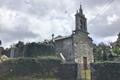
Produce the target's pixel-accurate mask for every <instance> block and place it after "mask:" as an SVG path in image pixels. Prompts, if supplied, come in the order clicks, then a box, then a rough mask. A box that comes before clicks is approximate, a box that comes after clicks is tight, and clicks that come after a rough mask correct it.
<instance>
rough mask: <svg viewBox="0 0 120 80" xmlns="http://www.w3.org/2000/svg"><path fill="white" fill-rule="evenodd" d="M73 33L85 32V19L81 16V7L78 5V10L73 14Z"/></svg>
mask: <svg viewBox="0 0 120 80" xmlns="http://www.w3.org/2000/svg"><path fill="white" fill-rule="evenodd" d="M75 26H76V28H75V32H79V31H80V32H87V19H86V17H85V15H84V14H83V10H82V6H81V5H80V8H79V10H77V12H76V14H75Z"/></svg>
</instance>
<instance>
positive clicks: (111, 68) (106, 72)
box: [91, 62, 120, 80]
mask: <svg viewBox="0 0 120 80" xmlns="http://www.w3.org/2000/svg"><path fill="white" fill-rule="evenodd" d="M91 73H92V80H120V63H110V62H107V63H92V64H91Z"/></svg>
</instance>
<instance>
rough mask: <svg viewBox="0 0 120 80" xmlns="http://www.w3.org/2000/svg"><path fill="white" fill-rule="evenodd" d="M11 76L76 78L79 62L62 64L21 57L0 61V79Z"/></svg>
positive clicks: (64, 79) (73, 79)
mask: <svg viewBox="0 0 120 80" xmlns="http://www.w3.org/2000/svg"><path fill="white" fill-rule="evenodd" d="M9 76H15V77H16V76H18V77H19V76H33V77H36V76H37V77H40V78H44V77H45V78H51V77H53V78H57V79H59V80H76V78H77V64H60V63H59V61H55V60H52V61H48V60H35V59H27V60H24V59H19V60H17V61H16V60H15V61H13V60H12V61H11V60H10V61H6V62H4V63H0V80H2V78H3V77H4V78H5V77H9Z"/></svg>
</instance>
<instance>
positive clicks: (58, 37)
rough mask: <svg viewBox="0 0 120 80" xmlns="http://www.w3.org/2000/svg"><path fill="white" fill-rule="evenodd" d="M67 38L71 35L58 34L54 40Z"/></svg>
mask: <svg viewBox="0 0 120 80" xmlns="http://www.w3.org/2000/svg"><path fill="white" fill-rule="evenodd" d="M68 38H71V35H69V36H61V35H59V36H57V37H55V41H58V40H63V39H68Z"/></svg>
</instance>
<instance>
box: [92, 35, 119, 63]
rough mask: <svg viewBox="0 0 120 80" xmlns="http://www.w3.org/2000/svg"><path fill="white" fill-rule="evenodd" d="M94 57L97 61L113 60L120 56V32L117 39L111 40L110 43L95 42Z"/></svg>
mask: <svg viewBox="0 0 120 80" xmlns="http://www.w3.org/2000/svg"><path fill="white" fill-rule="evenodd" d="M93 52H94V59H95V61H100V62H102V61H112V60H113V59H114V57H119V56H120V33H119V34H118V38H117V41H115V42H110V43H109V44H105V43H100V44H98V45H96V44H94V49H93Z"/></svg>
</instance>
